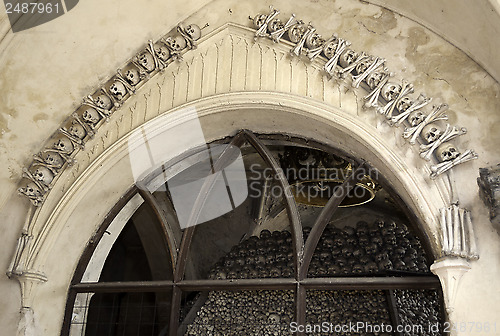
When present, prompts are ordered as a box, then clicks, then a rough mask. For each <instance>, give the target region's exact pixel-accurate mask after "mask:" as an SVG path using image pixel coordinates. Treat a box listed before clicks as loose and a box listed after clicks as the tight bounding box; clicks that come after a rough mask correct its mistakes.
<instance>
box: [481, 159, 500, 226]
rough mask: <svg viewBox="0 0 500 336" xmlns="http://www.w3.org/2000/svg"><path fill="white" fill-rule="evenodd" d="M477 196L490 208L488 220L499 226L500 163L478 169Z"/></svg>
mask: <svg viewBox="0 0 500 336" xmlns="http://www.w3.org/2000/svg"><path fill="white" fill-rule="evenodd" d="M477 184H478V185H479V196H480V197H481V199H482V200H483V202H484V203H485V204H486V206H487V207H489V208H490V221H491V223H492V224H495V225H497V228H500V163H499V164H497V165H496V166H491V167H488V168H481V169H479V177H478V178H477Z"/></svg>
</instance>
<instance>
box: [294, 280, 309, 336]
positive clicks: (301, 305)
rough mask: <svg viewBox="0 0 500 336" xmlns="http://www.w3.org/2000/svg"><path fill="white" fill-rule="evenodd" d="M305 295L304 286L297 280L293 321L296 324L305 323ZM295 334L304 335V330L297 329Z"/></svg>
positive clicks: (301, 324)
mask: <svg viewBox="0 0 500 336" xmlns="http://www.w3.org/2000/svg"><path fill="white" fill-rule="evenodd" d="M306 297H307V291H306V288H305V287H304V286H302V285H301V284H300V282H297V287H296V289H295V322H296V323H297V325H298V326H304V325H305V324H306ZM296 335H305V334H304V332H303V331H302V332H300V331H297V333H296Z"/></svg>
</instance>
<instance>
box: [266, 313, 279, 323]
mask: <svg viewBox="0 0 500 336" xmlns="http://www.w3.org/2000/svg"><path fill="white" fill-rule="evenodd" d="M267 320H268V322H269V324H279V323H280V316H279V315H278V314H269V317H268V319H267Z"/></svg>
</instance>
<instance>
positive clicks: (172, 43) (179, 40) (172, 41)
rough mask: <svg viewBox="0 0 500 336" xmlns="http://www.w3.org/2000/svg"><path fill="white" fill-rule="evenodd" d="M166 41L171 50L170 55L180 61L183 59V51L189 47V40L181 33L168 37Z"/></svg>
mask: <svg viewBox="0 0 500 336" xmlns="http://www.w3.org/2000/svg"><path fill="white" fill-rule="evenodd" d="M164 43H165V45H166V46H167V47H168V50H170V56H171V57H172V58H173V59H175V60H178V61H179V60H181V59H182V51H183V50H184V49H186V48H187V47H188V42H187V40H186V39H185V38H184V37H183V36H182V35H180V34H176V35H174V36H168V37H166V38H165V39H164ZM155 59H156V60H157V58H156V57H155Z"/></svg>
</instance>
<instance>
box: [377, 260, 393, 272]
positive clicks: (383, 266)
mask: <svg viewBox="0 0 500 336" xmlns="http://www.w3.org/2000/svg"><path fill="white" fill-rule="evenodd" d="M392 267H393V266H392V262H391V261H390V260H389V259H382V260H381V261H380V262H379V263H378V269H379V270H387V271H388V270H391V269H392Z"/></svg>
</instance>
